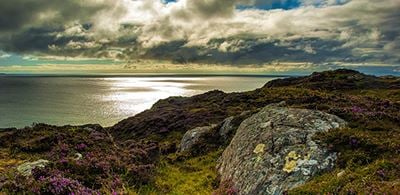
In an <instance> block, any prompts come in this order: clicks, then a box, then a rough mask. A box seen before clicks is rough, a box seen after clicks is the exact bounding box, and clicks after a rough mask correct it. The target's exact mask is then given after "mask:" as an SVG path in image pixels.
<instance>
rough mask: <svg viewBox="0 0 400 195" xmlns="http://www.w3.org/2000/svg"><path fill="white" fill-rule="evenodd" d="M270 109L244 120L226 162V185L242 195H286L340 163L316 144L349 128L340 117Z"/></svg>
mask: <svg viewBox="0 0 400 195" xmlns="http://www.w3.org/2000/svg"><path fill="white" fill-rule="evenodd" d="M279 106H281V105H270V106H267V107H265V108H263V109H262V110H261V111H260V112H258V113H256V114H254V115H253V116H251V117H249V118H248V119H246V120H244V121H243V122H242V123H241V125H240V126H239V128H238V129H237V131H236V134H235V136H234V137H233V139H232V141H231V143H230V144H229V146H228V147H227V148H226V149H225V151H224V152H223V154H222V157H221V158H220V162H219V165H218V167H217V168H218V171H219V173H220V175H221V179H222V181H230V182H232V183H233V185H234V187H235V188H236V189H237V190H238V192H239V194H282V193H284V192H285V191H287V190H289V189H292V188H294V187H297V186H299V185H302V184H304V183H305V182H306V181H308V180H309V179H310V178H312V177H313V176H315V175H317V174H319V173H321V172H323V171H326V170H329V169H332V168H333V167H334V164H335V160H336V158H337V156H336V154H335V153H333V152H329V151H328V150H327V149H326V148H325V147H323V146H322V145H319V144H318V143H316V142H315V141H314V140H313V139H312V138H313V135H314V134H315V133H317V132H324V131H328V130H330V129H333V128H339V127H344V126H345V125H346V122H345V121H344V120H342V119H340V118H339V117H337V116H334V115H330V114H327V113H324V112H320V111H313V110H305V109H294V108H286V107H279Z"/></svg>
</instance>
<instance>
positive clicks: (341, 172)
mask: <svg viewBox="0 0 400 195" xmlns="http://www.w3.org/2000/svg"><path fill="white" fill-rule="evenodd" d="M345 173H346V171H344V170H343V171H340V172H339V173H337V174H336V176H337V177H342V176H343V175H344V174H345Z"/></svg>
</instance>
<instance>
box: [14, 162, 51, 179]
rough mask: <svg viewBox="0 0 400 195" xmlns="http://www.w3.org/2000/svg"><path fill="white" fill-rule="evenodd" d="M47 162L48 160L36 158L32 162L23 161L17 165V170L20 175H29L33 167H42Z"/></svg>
mask: <svg viewBox="0 0 400 195" xmlns="http://www.w3.org/2000/svg"><path fill="white" fill-rule="evenodd" d="M48 163H49V161H48V160H43V159H40V160H37V161H34V162H27V163H23V164H21V165H19V166H18V167H17V170H18V172H19V173H20V174H21V175H24V176H29V175H32V170H33V169H35V168H36V167H40V168H43V167H45V166H46V165H47V164H48Z"/></svg>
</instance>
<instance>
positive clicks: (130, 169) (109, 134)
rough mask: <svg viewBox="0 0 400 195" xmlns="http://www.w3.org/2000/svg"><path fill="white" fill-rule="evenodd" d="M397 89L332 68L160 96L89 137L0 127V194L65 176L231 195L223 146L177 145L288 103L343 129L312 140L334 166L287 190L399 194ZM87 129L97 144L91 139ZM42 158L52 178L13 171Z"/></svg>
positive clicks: (107, 187) (87, 185) (76, 131)
mask: <svg viewBox="0 0 400 195" xmlns="http://www.w3.org/2000/svg"><path fill="white" fill-rule="evenodd" d="M399 83H400V79H399V78H396V77H374V76H369V75H364V74H361V73H358V72H356V71H351V70H336V71H328V72H322V73H314V74H312V75H310V76H307V77H299V78H289V79H282V80H275V81H271V82H269V83H267V84H266V85H265V86H264V87H262V88H260V89H256V90H254V91H249V92H244V93H229V94H226V93H223V92H221V91H211V92H208V93H205V94H201V95H197V96H193V97H189V98H184V97H171V98H167V99H164V100H160V101H159V102H157V103H156V104H155V105H154V106H153V107H152V108H151V109H149V110H146V111H144V112H142V113H140V114H138V115H136V116H133V117H130V118H128V119H125V120H123V121H121V122H119V123H118V124H116V125H115V126H113V127H110V128H106V129H103V128H101V127H99V126H93V127H92V126H90V128H91V129H93V131H89V132H87V130H88V128H87V127H84V126H82V127H69V126H68V127H54V126H48V125H36V126H34V127H33V128H25V129H20V130H15V129H11V130H3V131H1V132H0V147H1V151H0V162H1V163H0V174H1V176H0V187H1V189H2V190H3V191H4V192H14V193H17V192H22V191H28V192H29V191H30V192H35V190H39V191H40V192H45V191H43V190H46V188H50V187H52V185H53V184H52V183H51V182H50V179H52V178H57V179H60V178H59V177H62V178H66V179H68V180H69V181H70V183H71V184H70V185H72V183H73V184H74V185H73V186H75V187H76V186H78V187H80V188H82V189H91V190H94V191H99V192H105V193H112V192H113V191H114V192H121V193H122V192H125V193H132V194H134V193H139V194H160V193H161V194H168V193H171V194H187V193H192V194H196V193H197V194H204V193H211V192H212V191H216V192H218V193H221V194H226V193H228V194H229V193H233V192H234V190H232V189H229V187H226V186H225V185H222V186H221V187H219V181H218V175H217V173H216V170H215V168H214V167H215V165H216V164H217V160H218V158H219V155H220V153H221V151H223V149H224V148H225V147H226V143H223V142H218V140H214V141H213V143H212V145H210V146H209V147H207V144H208V143H204V144H203V145H204V146H205V147H204V148H205V149H204V150H202V151H201V152H198V153H196V155H183V154H176V153H175V152H176V150H177V147H178V144H179V143H180V139H181V138H182V136H183V134H184V133H185V132H186V131H187V130H190V129H192V128H194V127H198V126H204V125H210V124H220V123H221V122H222V121H223V120H224V119H225V118H226V117H229V116H236V115H239V114H240V113H242V112H244V111H251V112H256V111H257V110H259V109H260V108H262V107H264V106H266V105H268V104H270V103H278V102H281V101H286V103H287V105H288V106H289V107H296V108H307V109H316V110H321V111H325V112H328V113H331V114H335V115H337V116H339V117H341V118H343V119H344V120H346V121H347V122H349V127H348V128H345V129H336V130H333V131H330V132H328V133H323V134H318V135H317V137H316V138H317V139H319V140H320V141H321V143H322V144H325V145H326V146H327V147H329V149H330V150H332V151H336V152H338V154H339V155H338V156H339V158H338V162H337V167H336V169H335V170H333V171H332V172H329V173H325V174H323V175H320V176H318V177H316V178H315V179H313V180H311V181H310V182H308V183H307V184H306V185H304V186H301V187H299V188H296V189H293V190H292V191H291V192H289V193H292V194H303V193H310V194H314V193H316V192H326V193H328V192H330V193H350V194H352V193H369V192H388V193H390V192H398V191H400V167H399V162H400V141H399V140H400V122H399V121H400V85H399ZM85 129H86V130H85ZM92 133H95V134H99V135H101V138H100V139H98V140H96V141H93V137H91V136H93V135H91V134H92ZM211 136H212V135H211ZM12 140H15V141H12ZM80 144H85V146H86V147H85V150H81V149H79V148H80V147H79V145H80ZM81 146H83V145H81ZM65 147H67V148H69V149H68V151H67V152H66V151H64V149H65ZM75 153H80V154H82V155H83V159H82V162H84V163H81V160H79V161H77V160H74V159H75ZM56 154H57V155H56ZM59 154H63V155H61V156H60V155H59ZM89 157H90V158H89ZM40 158H42V159H48V160H51V163H50V166H48V167H46V168H45V170H46V172H47V173H50V174H47V175H43V170H40V169H39V170H36V171H38V174H39V175H36V176H35V177H38V178H39V177H40V176H43V178H45V179H43V181H42V180H36V181H33V180H32V179H30V178H24V177H21V176H19V175H18V174H17V173H16V170H15V167H16V166H17V165H19V164H21V163H22V162H26V161H33V160H37V159H40ZM91 158H93V159H91ZM88 159H91V160H90V161H89V160H88ZM107 162H108V163H107ZM99 167H101V168H99ZM41 174H42V175H41ZM46 178H48V179H46ZM72 181H73V182H72ZM78 184H79V185H78Z"/></svg>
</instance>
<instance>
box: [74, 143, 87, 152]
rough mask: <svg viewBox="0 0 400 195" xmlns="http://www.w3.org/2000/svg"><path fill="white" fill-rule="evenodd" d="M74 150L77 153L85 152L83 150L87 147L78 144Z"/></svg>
mask: <svg viewBox="0 0 400 195" xmlns="http://www.w3.org/2000/svg"><path fill="white" fill-rule="evenodd" d="M75 148H76V149H77V150H79V151H83V150H85V149H86V148H87V145H86V144H84V143H80V144H78V145H77V146H76V147H75Z"/></svg>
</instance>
